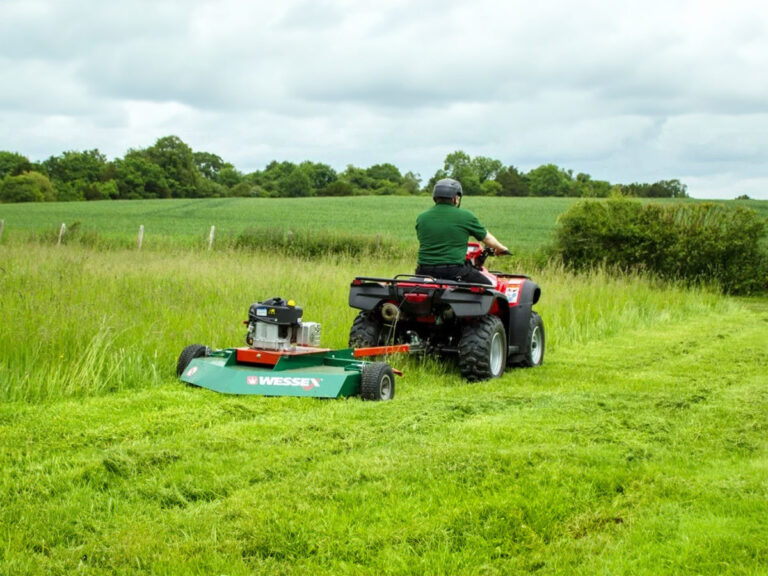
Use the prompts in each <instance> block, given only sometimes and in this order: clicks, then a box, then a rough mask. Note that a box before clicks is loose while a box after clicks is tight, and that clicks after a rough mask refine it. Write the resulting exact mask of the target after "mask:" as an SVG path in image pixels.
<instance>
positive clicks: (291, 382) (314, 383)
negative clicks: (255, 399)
mask: <svg viewBox="0 0 768 576" xmlns="http://www.w3.org/2000/svg"><path fill="white" fill-rule="evenodd" d="M322 381H323V379H322V378H298V377H292V376H259V377H258V378H257V377H255V376H249V377H248V378H247V379H246V382H248V384H250V385H251V386H257V385H258V386H297V387H299V388H303V389H304V390H312V388H318V387H319V386H320V382H322Z"/></svg>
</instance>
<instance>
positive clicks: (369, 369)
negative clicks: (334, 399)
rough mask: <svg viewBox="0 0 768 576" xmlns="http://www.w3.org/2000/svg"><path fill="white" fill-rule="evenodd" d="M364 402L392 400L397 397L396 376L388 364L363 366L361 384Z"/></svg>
mask: <svg viewBox="0 0 768 576" xmlns="http://www.w3.org/2000/svg"><path fill="white" fill-rule="evenodd" d="M360 396H361V397H362V399H363V400H392V398H394V397H395V374H394V373H393V372H392V368H391V367H390V365H389V364H387V363H386V362H372V363H371V364H366V365H365V366H363V371H362V375H361V383H360Z"/></svg>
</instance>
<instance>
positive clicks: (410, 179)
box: [402, 171, 421, 194]
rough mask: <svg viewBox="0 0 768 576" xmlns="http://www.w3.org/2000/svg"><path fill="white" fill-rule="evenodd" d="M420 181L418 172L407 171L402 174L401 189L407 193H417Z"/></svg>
mask: <svg viewBox="0 0 768 576" xmlns="http://www.w3.org/2000/svg"><path fill="white" fill-rule="evenodd" d="M420 183H421V177H420V176H419V175H418V174H414V173H413V172H411V171H408V172H406V173H405V175H403V184H402V187H403V190H404V191H405V192H406V193H408V194H418V193H419V184H420Z"/></svg>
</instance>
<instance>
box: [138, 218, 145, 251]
mask: <svg viewBox="0 0 768 576" xmlns="http://www.w3.org/2000/svg"><path fill="white" fill-rule="evenodd" d="M143 242H144V224H142V225H141V226H139V250H141V244H142V243H143Z"/></svg>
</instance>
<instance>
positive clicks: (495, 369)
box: [490, 332, 505, 378]
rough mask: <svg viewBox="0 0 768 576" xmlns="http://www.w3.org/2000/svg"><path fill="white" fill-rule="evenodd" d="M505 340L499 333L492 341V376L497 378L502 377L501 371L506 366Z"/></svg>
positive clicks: (494, 335)
mask: <svg viewBox="0 0 768 576" xmlns="http://www.w3.org/2000/svg"><path fill="white" fill-rule="evenodd" d="M504 354H505V350H504V339H503V338H502V337H501V334H500V333H499V332H495V333H494V334H493V338H492V339H491V357H490V364H491V376H492V377H494V378H495V377H496V376H500V375H501V369H502V366H503V365H504Z"/></svg>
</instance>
